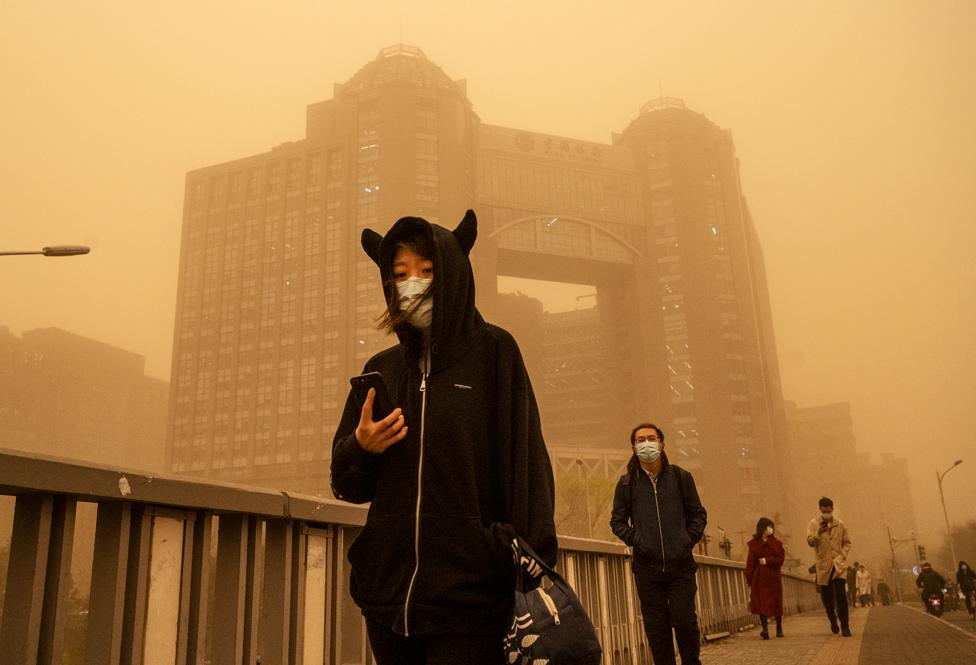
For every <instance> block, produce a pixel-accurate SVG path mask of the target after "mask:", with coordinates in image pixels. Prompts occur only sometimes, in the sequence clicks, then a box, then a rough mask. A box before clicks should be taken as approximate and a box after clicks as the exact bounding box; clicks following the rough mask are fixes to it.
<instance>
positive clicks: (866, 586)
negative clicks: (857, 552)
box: [857, 563, 873, 607]
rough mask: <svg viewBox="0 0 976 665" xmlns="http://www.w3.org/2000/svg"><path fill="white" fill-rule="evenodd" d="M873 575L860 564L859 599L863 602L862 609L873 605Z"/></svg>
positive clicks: (858, 576)
mask: <svg viewBox="0 0 976 665" xmlns="http://www.w3.org/2000/svg"><path fill="white" fill-rule="evenodd" d="M872 587H873V584H872V581H871V573H870V572H869V571H868V569H867V568H865V567H864V564H863V563H862V564H860V565H859V566H858V569H857V597H858V599H860V601H861V607H867V606H868V605H869V604H872V603H871V589H872Z"/></svg>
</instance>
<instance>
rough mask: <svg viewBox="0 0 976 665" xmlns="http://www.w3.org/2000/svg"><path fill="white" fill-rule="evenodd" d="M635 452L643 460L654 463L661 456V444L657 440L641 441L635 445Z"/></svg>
mask: <svg viewBox="0 0 976 665" xmlns="http://www.w3.org/2000/svg"><path fill="white" fill-rule="evenodd" d="M634 452H635V453H636V454H637V459H639V460H640V461H641V462H648V463H651V464H653V463H654V462H656V461H657V459H658V458H659V457H660V456H661V444H660V443H659V442H657V441H641V442H640V443H637V444H635V445H634Z"/></svg>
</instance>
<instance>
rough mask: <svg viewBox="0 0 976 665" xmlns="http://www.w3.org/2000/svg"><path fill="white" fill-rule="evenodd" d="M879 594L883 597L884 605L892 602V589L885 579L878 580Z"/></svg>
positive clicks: (882, 602)
mask: <svg viewBox="0 0 976 665" xmlns="http://www.w3.org/2000/svg"><path fill="white" fill-rule="evenodd" d="M878 595H879V596H880V597H881V604H882V605H890V604H891V589H890V588H889V587H888V583H887V582H885V581H884V580H881V581H880V582H878Z"/></svg>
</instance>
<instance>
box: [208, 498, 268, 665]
mask: <svg viewBox="0 0 976 665" xmlns="http://www.w3.org/2000/svg"><path fill="white" fill-rule="evenodd" d="M257 524H258V519H257V518H255V517H249V516H247V515H236V514H228V515H221V516H220V524H219V526H218V529H217V583H216V597H217V598H219V599H220V611H219V612H215V613H214V635H213V640H212V642H211V643H212V644H213V654H212V656H213V658H212V662H213V664H214V665H253V663H254V662H255V658H256V649H257V644H255V638H256V637H257V635H256V634H255V630H254V628H255V620H256V608H255V603H254V595H253V594H254V568H255V558H256V555H257V535H258V534H257Z"/></svg>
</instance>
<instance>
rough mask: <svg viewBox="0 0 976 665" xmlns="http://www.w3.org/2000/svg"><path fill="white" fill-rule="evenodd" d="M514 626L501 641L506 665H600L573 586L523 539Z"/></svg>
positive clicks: (518, 548)
mask: <svg viewBox="0 0 976 665" xmlns="http://www.w3.org/2000/svg"><path fill="white" fill-rule="evenodd" d="M512 550H513V555H514V557H515V560H516V561H518V575H517V577H516V582H515V607H514V611H513V613H512V614H513V616H512V623H511V625H510V626H509V629H508V632H507V633H506V635H505V639H504V640H503V647H504V649H505V662H506V663H508V664H509V665H600V661H601V660H602V656H603V649H602V647H601V646H600V642H599V640H597V638H596V630H594V628H593V623H592V622H591V621H590V617H589V616H587V614H586V610H584V609H583V606H582V605H581V604H580V601H579V598H578V597H577V596H576V592H575V591H573V588H572V587H571V586H569V584H567V583H566V580H564V579H563V578H562V576H561V575H560V574H559V573H557V572H556V571H555V570H553V569H552V568H550V567H549V566H548V565H546V564H545V562H543V561H542V560H541V559H540V558H539V557H538V556H536V554H535V552H533V551H532V548H531V547H529V544H528V543H526V542H525V541H524V540H522V539H521V538H515V539H514V540H513V541H512Z"/></svg>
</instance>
